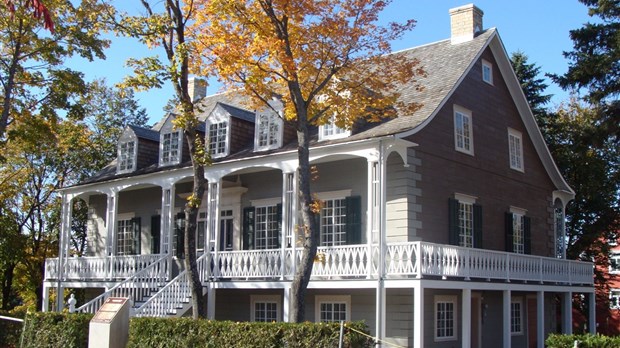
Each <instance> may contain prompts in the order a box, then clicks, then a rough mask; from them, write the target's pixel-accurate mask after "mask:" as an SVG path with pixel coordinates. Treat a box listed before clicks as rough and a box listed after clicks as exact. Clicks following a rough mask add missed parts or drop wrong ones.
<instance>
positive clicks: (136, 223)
mask: <svg viewBox="0 0 620 348" xmlns="http://www.w3.org/2000/svg"><path fill="white" fill-rule="evenodd" d="M131 229H132V231H133V254H134V255H140V252H141V250H142V248H141V247H142V244H141V243H142V238H141V237H142V236H141V233H140V232H142V226H141V224H140V218H139V217H137V218H133V219H131Z"/></svg>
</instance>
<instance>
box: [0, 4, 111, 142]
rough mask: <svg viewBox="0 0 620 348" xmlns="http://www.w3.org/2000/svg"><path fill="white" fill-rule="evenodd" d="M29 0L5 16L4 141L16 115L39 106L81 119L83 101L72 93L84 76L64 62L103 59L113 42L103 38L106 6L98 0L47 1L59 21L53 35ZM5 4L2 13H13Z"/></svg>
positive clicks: (1, 38) (1, 29) (1, 70)
mask: <svg viewBox="0 0 620 348" xmlns="http://www.w3.org/2000/svg"><path fill="white" fill-rule="evenodd" d="M30 1H32V0H23V1H20V2H19V5H18V6H15V8H14V10H15V11H14V13H13V14H12V15H11V16H2V18H1V19H0V47H2V56H1V57H0V62H1V63H2V64H0V83H1V84H2V91H1V95H0V140H3V139H4V138H5V135H6V134H5V133H6V129H7V126H8V125H9V124H10V123H11V122H12V121H13V120H14V119H15V117H16V115H19V114H21V113H24V112H32V110H33V109H36V108H40V109H41V110H40V111H41V112H40V115H41V116H42V117H58V112H62V113H67V114H68V115H70V116H75V117H79V116H80V111H81V110H80V108H79V105H76V104H75V103H72V102H71V100H70V99H69V98H68V96H69V95H70V94H71V93H73V92H76V91H80V90H82V89H83V88H84V83H83V81H82V74H81V73H79V72H76V71H73V70H71V69H69V68H67V67H64V66H63V63H64V60H65V59H66V58H68V57H71V56H74V55H79V56H81V57H83V58H86V59H89V60H92V59H93V58H94V57H95V56H96V57H99V58H102V59H103V58H105V56H104V54H103V49H104V48H106V47H107V46H108V41H106V40H104V39H102V38H101V37H100V35H101V32H100V29H101V21H100V19H99V16H100V14H101V13H102V12H103V8H104V5H101V4H97V1H96V0H83V1H82V2H81V4H80V6H79V7H75V6H73V4H72V2H71V1H67V0H49V1H46V4H47V8H48V9H49V10H50V12H52V13H53V16H54V20H55V22H56V23H57V24H56V26H55V27H54V32H53V33H49V34H48V33H46V32H44V31H41V30H40V29H41V25H42V24H41V23H40V22H39V20H38V19H37V18H32V16H31V15H30V14H29V13H28V12H29V9H28V6H24V4H23V3H29V2H30ZM36 2H37V3H38V1H36ZM10 3H12V2H10ZM6 6H7V2H5V1H3V2H1V3H0V10H2V12H3V13H8V12H9V10H8V9H7V8H6ZM43 25H44V24H43Z"/></svg>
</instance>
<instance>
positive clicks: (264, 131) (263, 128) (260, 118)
mask: <svg viewBox="0 0 620 348" xmlns="http://www.w3.org/2000/svg"><path fill="white" fill-rule="evenodd" d="M270 104H271V108H268V109H267V110H264V111H261V112H258V113H257V116H256V133H255V134H256V138H255V140H254V150H255V151H265V150H271V149H277V148H279V147H280V146H282V131H283V127H284V122H283V121H282V117H281V116H280V115H279V114H278V112H275V111H274V110H278V111H280V110H282V103H281V102H280V101H279V100H275V99H274V100H272V101H271V102H270Z"/></svg>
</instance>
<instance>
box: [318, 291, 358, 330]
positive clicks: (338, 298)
mask: <svg viewBox="0 0 620 348" xmlns="http://www.w3.org/2000/svg"><path fill="white" fill-rule="evenodd" d="M322 303H344V304H345V305H346V312H345V317H346V318H345V321H351V295H316V296H315V297H314V321H315V322H317V323H320V322H321V304H322Z"/></svg>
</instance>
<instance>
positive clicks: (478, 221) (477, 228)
mask: <svg viewBox="0 0 620 348" xmlns="http://www.w3.org/2000/svg"><path fill="white" fill-rule="evenodd" d="M474 248H479V249H481V248H482V206H481V205H480V204H474Z"/></svg>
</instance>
